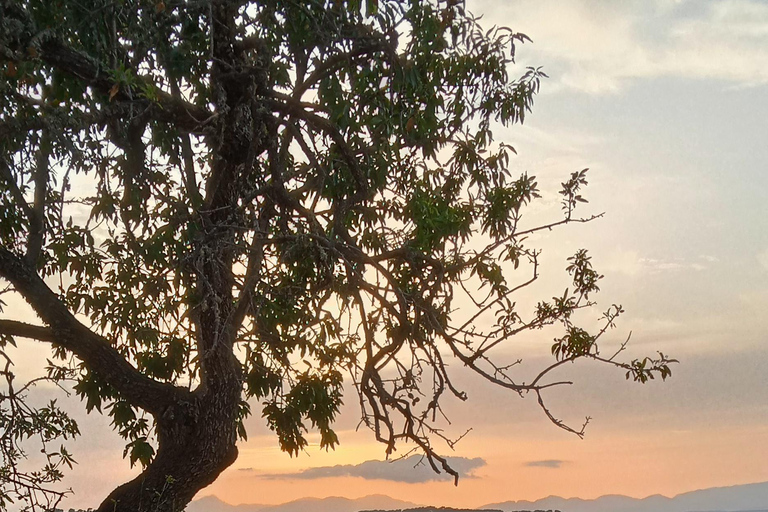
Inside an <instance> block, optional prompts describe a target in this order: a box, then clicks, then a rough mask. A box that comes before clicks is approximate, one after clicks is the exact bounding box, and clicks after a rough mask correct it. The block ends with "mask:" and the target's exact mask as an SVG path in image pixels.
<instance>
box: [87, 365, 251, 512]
mask: <svg viewBox="0 0 768 512" xmlns="http://www.w3.org/2000/svg"><path fill="white" fill-rule="evenodd" d="M221 377H222V379H221V381H220V382H218V386H217V387H216V388H215V389H214V388H208V389H207V390H206V392H205V393H204V394H197V393H195V394H194V397H193V399H192V400H191V401H185V400H180V401H178V402H177V403H175V404H174V405H172V406H170V407H169V408H168V409H166V411H165V413H164V414H163V415H162V416H160V417H158V418H156V420H157V427H156V428H157V437H158V450H157V454H156V456H155V458H154V460H153V461H152V463H151V464H150V465H149V466H147V468H146V469H145V470H144V472H142V473H141V475H139V476H138V477H136V478H134V479H133V480H131V481H130V482H127V483H125V484H123V485H121V486H119V487H118V488H116V489H115V490H114V491H112V492H111V493H110V494H109V496H108V497H107V498H106V499H105V500H104V502H102V504H101V505H100V506H99V508H98V509H97V512H150V511H151V512H177V511H180V510H183V509H184V507H186V505H187V503H189V502H190V501H191V500H192V498H193V497H194V496H195V494H196V493H197V492H198V491H199V490H200V489H202V488H203V487H206V486H208V485H210V484H211V483H213V481H214V480H216V478H217V477H218V476H219V475H220V474H221V472H222V471H224V470H225V469H226V468H227V467H229V466H230V465H231V464H232V463H233V462H234V461H235V459H236V458H237V447H236V446H235V442H236V439H237V432H236V424H237V413H238V405H239V402H240V390H241V386H242V385H241V383H240V379H239V377H238V376H237V375H236V374H232V373H230V375H222V376H221Z"/></svg>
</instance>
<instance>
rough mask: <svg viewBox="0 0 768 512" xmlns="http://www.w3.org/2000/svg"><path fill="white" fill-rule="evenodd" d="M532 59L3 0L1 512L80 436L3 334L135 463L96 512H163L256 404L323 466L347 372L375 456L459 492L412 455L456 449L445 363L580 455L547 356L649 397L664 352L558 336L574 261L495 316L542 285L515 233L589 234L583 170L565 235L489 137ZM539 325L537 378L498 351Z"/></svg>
mask: <svg viewBox="0 0 768 512" xmlns="http://www.w3.org/2000/svg"><path fill="white" fill-rule="evenodd" d="M526 41H528V38H527V37H526V36H525V35H523V34H519V33H516V32H514V31H512V30H510V29H508V28H505V27H490V28H482V27H481V26H480V24H479V21H478V19H477V18H476V17H474V16H473V15H472V14H471V13H469V12H468V11H466V10H465V6H464V4H463V2H461V1H457V0H447V1H445V0H438V1H428V0H367V1H365V2H362V1H361V0H348V1H341V0H279V1H278V0H253V1H249V0H91V1H87V2H73V1H63V0H23V1H22V0H0V61H1V62H2V71H1V72H0V93H1V94H0V278H2V281H0V283H2V284H3V286H4V287H3V288H2V290H1V292H0V293H2V294H6V296H5V297H4V298H8V297H11V296H15V297H21V298H23V299H24V300H25V301H26V302H27V303H28V304H29V306H31V308H32V309H33V310H34V312H35V313H36V316H37V319H32V318H23V317H19V315H18V314H17V312H16V311H15V310H14V309H13V308H10V307H6V308H5V310H4V311H3V318H2V319H0V356H2V358H4V362H5V363H6V364H4V366H2V365H0V367H2V368H4V369H3V370H2V371H0V374H2V376H3V378H4V381H5V389H4V390H3V392H2V395H1V396H0V435H1V436H2V439H1V441H2V443H1V448H2V455H1V457H2V458H1V459H0V465H2V467H0V506H2V505H4V504H8V503H10V502H11V501H19V500H20V502H21V503H22V504H24V503H26V504H31V503H35V502H38V503H43V504H45V503H48V505H49V506H52V505H53V504H55V503H57V502H58V499H59V498H60V494H59V493H58V492H57V491H55V490H54V489H53V488H51V487H50V484H52V483H54V482H56V481H58V480H59V479H60V478H61V476H62V470H63V469H64V467H65V466H67V465H71V464H72V461H73V459H72V456H71V455H70V454H69V453H68V452H67V451H66V449H65V448H63V447H62V448H61V449H58V448H56V446H58V445H59V440H60V439H61V438H62V437H63V438H70V437H72V436H75V435H77V433H78V432H77V426H76V424H75V423H74V422H72V420H71V419H70V418H69V417H68V416H67V414H66V413H65V412H64V411H62V410H61V409H60V408H59V406H58V405H57V404H56V403H51V404H49V405H47V406H44V407H33V406H32V405H30V404H29V403H28V402H27V400H26V392H27V390H28V386H29V385H32V384H34V382H32V383H26V384H24V385H23V386H22V385H21V384H19V383H15V382H14V373H13V366H12V358H13V354H14V352H13V350H12V349H11V345H18V347H19V348H18V350H23V349H24V348H23V347H24V346H23V344H25V343H34V342H33V341H29V340H26V341H19V340H18V339H19V338H29V339H32V340H38V341H39V342H42V343H47V344H50V346H51V348H52V351H53V352H52V353H53V356H52V357H51V360H50V361H49V363H48V367H47V368H41V369H40V370H41V378H42V379H47V380H51V381H53V382H57V383H61V382H63V381H67V380H69V381H72V384H71V385H72V386H73V388H74V390H75V391H76V393H77V394H78V395H79V396H81V397H82V399H83V401H84V403H85V408H86V409H87V410H88V411H89V412H90V411H93V410H96V411H98V412H100V413H103V414H107V415H109V417H110V418H111V421H112V425H113V426H114V428H115V429H116V430H117V431H118V432H119V433H120V435H121V436H123V437H124V438H125V440H126V447H125V454H124V455H125V456H126V457H127V458H128V459H129V462H130V463H131V464H134V463H137V464H141V465H142V466H143V472H142V473H141V474H140V475H139V476H138V477H137V478H136V479H134V480H132V481H130V482H128V483H126V484H124V485H122V486H120V487H118V488H117V489H115V490H114V491H113V492H112V493H111V494H110V495H109V496H107V497H106V498H105V500H104V502H103V503H102V504H101V506H100V507H99V511H103V512H106V511H107V510H109V511H132V512H135V511H143V510H153V511H155V510H156V511H176V510H180V509H182V508H183V507H184V506H185V505H186V503H187V502H188V501H189V500H190V499H191V498H192V497H193V496H194V495H195V493H196V492H197V491H198V490H199V489H201V488H202V487H204V486H206V485H208V484H210V483H211V482H213V481H214V480H215V479H216V477H217V476H218V475H219V474H220V473H221V471H223V470H224V469H225V468H226V467H228V466H229V465H231V464H232V462H233V461H234V460H235V458H236V457H237V448H236V441H237V439H238V438H245V437H246V435H247V434H246V431H245V428H244V423H243V420H244V418H245V417H247V416H248V415H249V414H251V412H252V407H257V408H258V410H257V411H256V414H260V415H262V416H263V417H264V418H265V420H266V422H267V424H268V425H269V427H270V428H271V429H272V430H273V431H274V432H275V434H276V436H277V439H278V442H279V444H280V446H281V448H282V449H283V450H285V451H287V452H289V453H291V454H296V453H298V452H299V451H301V450H302V449H303V448H304V447H306V446H307V437H306V435H307V432H308V431H309V430H316V431H318V432H319V433H320V438H321V441H320V444H321V446H322V447H326V448H332V447H334V446H335V445H336V444H337V443H338V438H337V436H336V434H335V433H334V430H333V422H334V419H335V418H336V416H337V414H338V412H339V408H340V406H341V404H342V398H343V394H342V388H343V384H344V383H345V379H346V382H348V383H349V385H348V387H349V388H351V389H348V390H347V399H348V400H358V401H359V406H360V414H361V421H362V422H363V423H364V424H365V425H366V426H368V427H369V428H370V429H371V430H372V431H373V434H374V436H375V438H376V439H377V440H379V441H381V442H382V443H383V444H384V447H385V452H386V454H387V455H388V456H390V455H393V454H394V452H395V450H396V448H398V447H399V446H404V447H405V449H406V450H409V449H411V448H416V449H418V450H420V451H421V452H422V453H423V454H424V455H425V457H426V460H427V461H428V463H429V464H430V465H432V467H433V468H434V469H435V470H436V471H446V472H448V473H450V474H453V475H455V476H456V477H457V478H458V475H457V474H456V472H455V471H454V470H453V469H452V468H451V467H450V465H449V464H448V463H447V461H446V459H445V458H443V457H442V456H441V455H440V453H439V452H440V448H439V446H438V447H436V446H435V445H434V444H433V443H434V441H435V439H436V438H444V439H445V440H446V441H448V442H449V443H451V442H453V440H452V439H451V438H448V437H445V436H446V435H445V434H444V433H443V431H442V430H440V428H439V427H438V422H439V417H440V414H441V410H440V404H441V400H443V398H444V397H445V396H453V397H456V398H458V399H461V400H463V399H465V398H466V394H465V393H464V392H463V391H462V390H461V389H459V388H458V387H457V386H456V385H454V381H453V380H452V373H451V372H450V371H449V367H448V366H449V365H448V362H449V361H453V362H455V363H456V364H458V365H461V366H464V367H466V368H468V369H470V370H472V371H474V372H476V373H477V374H479V375H480V376H482V377H484V378H485V379H486V380H488V381H490V382H491V383H492V384H495V385H497V386H502V387H504V388H507V389H509V390H510V391H511V392H516V393H520V394H521V395H524V394H531V395H533V396H535V397H536V399H537V400H538V402H539V403H540V404H541V407H542V409H543V411H544V413H545V414H546V415H547V416H548V417H549V418H550V419H551V420H552V421H554V422H555V424H556V425H558V426H560V427H562V428H564V429H566V430H569V431H571V432H574V433H576V434H579V435H581V434H582V433H583V429H579V428H573V427H570V426H568V425H567V424H565V423H563V422H562V421H560V420H559V419H557V418H556V417H555V416H554V415H553V414H552V413H551V412H550V411H549V409H548V408H547V407H546V405H545V402H544V398H543V392H544V391H545V390H546V389H547V388H549V387H552V386H555V385H560V384H565V383H564V382H559V381H557V380H556V379H554V378H552V377H551V375H552V372H553V371H554V370H556V369H557V368H558V367H560V366H561V365H563V364H565V363H568V362H571V361H574V360H576V359H592V360H596V361H600V362H603V363H606V364H610V365H614V366H617V367H619V368H621V369H623V370H624V371H625V372H626V376H627V378H633V379H635V380H638V381H641V382H645V381H646V380H648V379H649V378H653V377H654V375H658V376H661V377H663V378H665V377H667V376H668V375H669V374H670V370H669V363H670V362H671V360H670V359H669V358H667V357H666V356H664V355H661V354H659V355H658V356H655V357H653V358H645V359H640V360H633V361H621V360H619V359H618V358H617V355H618V353H617V354H616V355H614V356H612V357H610V356H604V355H601V353H600V351H599V350H598V341H599V340H600V338H601V337H602V336H603V335H604V334H605V333H606V332H607V330H608V329H609V328H610V327H612V326H613V324H614V320H615V319H616V317H617V316H619V314H620V313H621V312H622V309H621V307H620V306H612V307H611V308H610V309H608V311H607V312H606V313H605V316H604V318H603V323H602V324H601V327H599V328H598V330H593V331H592V332H588V331H587V330H585V329H584V328H582V327H579V326H578V325H577V324H576V321H575V316H574V313H575V312H576V311H577V310H579V309H582V308H587V307H591V306H592V305H593V296H594V294H595V293H596V292H597V291H598V283H599V280H600V279H601V277H602V276H601V275H600V274H599V273H598V272H597V271H596V270H594V269H593V268H592V265H591V260H590V257H589V255H588V253H587V252H586V251H585V250H580V251H578V252H577V253H576V254H575V255H573V256H572V257H571V258H570V259H569V260H568V262H566V263H565V264H566V265H567V272H568V273H569V274H570V276H571V281H572V282H571V283H569V284H568V289H566V290H565V293H563V294H561V295H558V296H556V297H554V298H548V299H545V300H541V301H539V302H537V303H532V304H526V305H519V304H517V303H516V297H517V295H518V292H519V291H520V290H522V289H523V288H526V287H528V286H529V285H531V284H532V283H534V282H535V281H536V280H537V279H538V277H539V265H538V256H539V250H538V249H537V248H535V247H532V246H530V244H529V243H528V238H529V236H530V235H531V234H533V233H536V232H539V231H549V230H551V229H553V228H556V227H559V226H562V225H565V224H569V223H573V222H585V221H588V220H591V219H593V218H594V216H586V217H579V216H578V215H577V214H576V208H577V206H578V205H579V204H580V203H583V202H586V200H585V199H584V198H583V197H582V195H581V194H582V189H583V187H584V186H585V185H586V184H587V179H586V170H583V171H576V172H573V173H571V174H570V175H566V179H565V181H564V182H563V183H562V189H561V190H560V194H561V197H562V216H561V217H559V218H555V219H552V220H551V222H549V223H545V224H541V225H531V224H528V223H526V222H525V221H524V220H523V213H524V211H525V210H526V207H528V206H529V205H530V204H531V203H533V202H535V201H536V200H537V199H538V198H539V197H540V193H539V189H538V184H537V180H536V178H535V177H534V176H532V175H528V174H525V173H523V174H521V175H519V174H517V173H516V172H515V171H514V170H513V169H512V166H511V165H510V164H511V160H510V157H511V155H512V154H513V153H514V149H513V148H512V147H511V146H509V145H508V144H507V143H505V142H503V141H496V140H495V139H494V136H493V129H494V127H496V126H500V125H510V124H514V123H522V122H523V120H524V119H525V116H526V115H527V114H528V112H529V111H530V109H531V106H532V103H533V98H534V95H535V94H536V93H537V91H538V90H539V83H540V80H541V79H542V78H543V77H544V76H545V75H544V74H543V73H542V72H541V70H540V69H536V68H528V69H525V70H523V71H521V72H515V71H514V69H515V68H514V67H513V63H514V58H515V50H516V47H517V46H519V45H520V44H521V43H524V42H526ZM510 73H517V74H516V75H515V74H513V75H510ZM9 300H11V299H9ZM489 318H490V321H489ZM552 324H560V325H561V327H562V330H561V333H560V335H559V336H558V337H557V338H556V339H555V340H554V342H553V345H552V346H551V352H552V355H553V361H552V364H551V365H550V366H548V367H546V368H543V369H542V371H541V372H540V373H539V374H538V376H537V377H536V378H535V379H533V380H531V381H530V382H522V381H520V380H519V379H518V378H516V377H515V365H514V364H510V363H509V362H504V361H500V360H498V358H496V357H494V351H495V350H497V348H498V346H499V345H501V344H505V343H507V342H508V341H509V340H510V339H512V338H514V337H516V336H520V335H522V334H524V333H526V332H528V331H532V330H536V329H540V328H542V327H544V326H547V325H552ZM619 352H621V350H619ZM0 363H2V361H0ZM352 397H354V398H352ZM36 440H37V441H36ZM28 442H42V443H43V445H44V447H43V449H44V451H45V452H46V454H47V458H46V461H45V465H44V467H43V468H41V469H39V470H27V469H25V467H24V466H23V465H21V464H20V462H21V459H22V458H23V456H24V450H25V446H26V443H28Z"/></svg>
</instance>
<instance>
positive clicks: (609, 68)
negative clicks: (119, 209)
mask: <svg viewBox="0 0 768 512" xmlns="http://www.w3.org/2000/svg"><path fill="white" fill-rule="evenodd" d="M468 9H469V10H471V11H472V12H475V13H476V14H483V15H484V18H483V23H484V24H485V25H487V26H490V25H493V24H498V25H505V26H509V27H511V28H512V29H514V30H516V31H519V32H523V33H525V34H527V35H528V36H529V37H530V38H531V39H532V40H533V43H532V44H526V45H525V46H523V47H520V48H518V52H517V55H518V64H519V66H518V68H517V69H518V70H519V73H520V74H522V72H523V70H524V67H525V66H529V65H530V66H542V68H543V70H544V71H545V72H546V73H547V74H548V75H549V76H550V78H549V79H547V80H545V81H544V82H543V84H542V91H541V94H540V95H539V96H538V97H537V99H536V103H535V105H534V111H533V114H532V115H531V116H529V117H526V121H525V125H524V126H515V127H512V128H510V129H505V130H498V131H497V132H496V136H497V139H500V140H505V141H506V142H509V143H511V144H512V145H513V146H514V147H515V148H516V150H517V152H518V156H517V157H516V158H515V159H513V160H512V161H511V164H510V165H511V166H512V167H513V169H516V170H519V172H524V171H527V172H528V173H529V174H534V175H536V176H537V177H538V178H539V182H540V185H541V188H542V190H543V191H547V192H548V193H546V194H545V195H544V198H543V199H544V201H543V203H542V206H540V207H538V208H540V210H539V211H536V212H535V215H541V216H542V218H544V217H546V216H547V215H549V214H551V213H552V212H553V211H554V212H555V213H557V197H556V194H555V193H554V192H556V191H557V189H558V188H559V183H560V181H564V179H565V178H566V177H567V176H568V174H569V173H570V172H573V171H576V170H580V169H582V168H585V167H589V168H590V173H589V181H590V184H589V187H588V188H587V190H586V194H585V195H586V197H587V198H588V199H589V201H590V203H589V205H588V211H589V213H600V212H605V216H604V217H603V218H602V219H600V220H597V221H595V222H591V223H588V224H584V225H577V226H572V227H567V228H566V229H563V230H560V231H558V232H556V233H552V234H548V235H547V236H542V237H539V238H537V239H536V240H534V241H535V243H537V244H539V246H540V247H542V248H543V249H544V250H545V252H544V256H543V260H542V265H543V268H542V274H543V276H544V277H545V278H544V279H543V282H542V283H541V284H540V288H539V290H537V291H543V292H544V293H546V292H547V291H548V290H552V294H558V293H562V288H563V286H562V284H563V283H564V282H565V275H564V273H563V268H564V266H565V265H564V261H565V258H566V257H567V256H568V255H570V254H573V252H574V251H575V250H576V249H578V248H580V247H586V248H588V249H589V250H590V254H591V255H592V256H593V262H594V264H595V267H596V269H597V270H598V271H600V272H601V273H603V274H604V275H605V279H604V280H603V281H602V284H601V292H600V294H599V295H598V297H597V299H598V302H599V303H600V305H601V306H605V307H607V306H608V305H610V304H611V303H621V304H622V305H623V306H624V308H625V310H626V311H627V312H626V314H625V315H624V316H623V317H622V318H621V319H620V322H619V325H618V327H617V329H615V330H614V331H612V332H611V333H610V335H611V339H609V340H607V343H608V347H611V346H614V347H615V346H618V345H619V344H620V343H621V342H622V341H624V340H625V339H626V337H627V336H628V335H629V334H630V333H631V345H630V348H629V349H628V356H629V357H632V356H636V355H646V354H653V353H654V352H655V351H657V350H660V351H662V352H664V353H665V354H670V355H672V356H673V357H675V358H677V359H679V360H680V364H678V365H675V366H674V367H673V376H672V379H671V380H669V381H667V382H665V383H660V382H652V383H650V384H647V385H645V386H640V385H637V384H634V383H631V382H626V381H625V379H624V375H623V374H622V373H621V372H616V371H611V369H609V368H603V367H600V366H595V365H590V364H579V365H573V366H570V367H567V368H565V369H564V372H562V374H561V375H562V376H563V377H564V378H573V380H574V381H575V382H576V384H575V385H574V386H572V387H569V388H568V389H558V390H556V391H552V392H551V393H550V394H549V395H548V396H547V399H548V401H549V404H550V407H551V409H552V410H553V412H554V413H555V414H556V415H557V416H558V417H561V418H563V419H565V420H566V421H569V422H570V423H572V424H576V425H579V424H580V423H581V422H582V421H583V419H584V417H585V416H587V415H588V416H591V417H592V418H593V419H592V421H591V424H590V425H589V426H588V428H587V433H586V436H585V438H584V439H579V438H578V437H576V436H574V435H571V434H568V433H566V432H564V431H562V430H560V429H558V428H556V427H555V426H554V425H552V424H551V423H550V422H548V420H547V419H546V418H545V417H544V415H543V414H542V413H541V411H540V410H539V409H538V406H537V404H536V403H535V400H534V399H532V398H530V397H529V398H527V399H520V397H518V396H516V395H510V394H508V393H504V392H503V391H502V390H498V389H493V388H492V387H490V386H487V385H484V384H483V383H482V382H479V380H478V379H476V378H473V377H472V376H471V375H465V374H461V373H459V377H458V382H459V383H460V384H461V385H462V386H463V388H464V389H465V390H466V391H467V393H468V395H469V400H468V401H467V402H465V403H449V404H447V407H446V409H447V411H446V412H447V413H448V416H449V418H451V420H452V424H451V425H446V429H447V432H449V433H450V434H452V435H454V436H459V435H461V434H462V433H464V432H465V431H466V430H468V429H471V431H469V433H468V434H467V435H466V436H465V437H464V438H463V439H462V441H461V442H459V443H458V444H457V445H456V446H455V449H454V450H451V449H450V448H449V447H448V446H443V447H442V451H443V453H445V454H447V455H450V456H451V457H454V458H453V459H452V461H453V463H454V465H455V467H457V468H458V469H460V471H461V472H462V474H463V477H462V479H461V481H460V483H459V486H458V487H454V486H453V482H452V481H451V480H450V479H446V478H442V477H441V476H440V475H435V474H433V473H431V472H429V471H426V470H424V468H423V467H416V468H413V466H414V464H415V462H416V461H414V460H413V459H407V460H404V461H400V462H398V463H395V464H391V463H388V462H384V461H383V459H384V448H383V446H381V445H378V444H376V443H375V442H374V441H373V435H372V434H371V433H370V432H369V431H367V430H365V429H360V430H356V427H357V422H358V420H359V412H358V411H357V410H356V408H355V400H354V398H353V397H351V396H350V398H349V399H348V400H347V402H348V403H349V404H350V405H349V406H345V409H344V411H343V414H342V416H341V418H340V420H339V422H338V424H337V427H338V434H339V437H340V440H341V444H340V446H339V447H338V448H337V449H336V450H335V451H331V452H325V451H322V450H320V449H319V447H318V445H317V444H318V439H317V438H316V437H314V436H311V437H310V440H311V441H312V444H311V446H310V447H309V448H308V449H307V451H306V452H305V453H302V454H300V455H299V456H298V457H294V458H291V457H289V456H288V455H287V454H284V453H282V452H280V450H279V448H278V446H277V440H276V438H275V437H274V435H272V434H271V433H270V432H269V430H268V429H267V428H266V426H265V425H264V423H263V420H261V419H260V418H259V417H258V415H256V417H255V418H252V419H250V420H249V423H248V427H249V431H250V435H249V439H248V441H247V442H244V443H241V445H240V457H239V459H238V460H237V462H235V464H234V465H233V466H232V467H231V468H230V469H228V470H227V471H226V472H225V473H224V474H223V475H222V476H221V477H220V478H219V480H218V481H217V482H216V483H214V484H213V485H211V486H210V487H208V488H206V489H204V490H203V491H201V492H200V494H199V496H206V495H211V494H213V495H216V496H218V497H219V498H221V499H223V500H224V501H227V502H229V503H232V504H237V503H269V504H272V503H275V504H276V503H283V502H287V501H290V500H292V499H297V498H302V497H325V496H346V497H350V498H355V497H360V496H365V495H368V494H375V493H381V494H388V495H389V496H392V497H394V498H399V499H404V500H409V501H413V502H416V503H421V504H433V505H442V506H456V507H472V506H480V505H483V504H486V503H492V502H499V501H504V500H520V499H529V500H532V499H537V498H541V497H544V496H548V495H560V496H564V497H571V496H578V497H582V498H594V497H597V496H600V495H603V494H626V495H630V496H634V497H644V496H648V495H651V494H656V493H661V494H665V495H674V494H677V493H680V492H685V491H689V490H694V489H700V488H705V487H712V486H726V485H734V484H742V483H750V482H760V481H768V457H766V456H765V453H768V314H766V313H765V311H766V310H768V215H767V213H768V205H767V204H766V203H768V144H766V143H765V139H766V135H768V2H764V1H745V0H722V1H707V0H703V1H696V0H638V1H629V0H627V1H616V2H609V1H607V0H605V1H600V0H558V1H553V0H535V1H534V0H470V1H469V2H468ZM513 72H514V71H513ZM586 211H587V210H585V212H586ZM542 336H543V335H542ZM550 339H551V338H550ZM545 341H546V339H543V338H541V336H539V337H538V338H537V336H531V337H530V338H528V339H523V340H520V341H516V342H515V344H514V345H512V346H510V347H508V348H507V349H505V350H508V353H506V354H502V355H506V356H508V357H510V358H514V357H518V356H520V357H525V362H526V363H527V364H530V365H532V366H534V367H535V366H537V363H538V365H539V366H540V365H541V364H544V363H545V360H544V359H543V357H544V356H545V355H546V354H544V353H542V352H541V351H537V350H535V347H537V346H538V347H541V346H545V347H546V343H544V342H545ZM75 406H77V404H75ZM80 423H81V428H82V430H83V436H82V438H81V439H80V440H79V441H78V442H76V443H75V444H73V445H72V449H73V451H74V453H75V456H76V458H77V459H78V461H79V464H78V465H77V466H76V468H75V470H74V471H72V472H71V473H70V475H68V480H67V482H66V483H67V484H68V485H71V486H72V487H73V489H74V491H75V495H74V497H72V498H70V499H69V500H68V501H66V502H65V503H64V507H65V508H68V507H70V506H71V507H80V506H83V507H87V506H95V505H96V504H97V502H99V501H100V500H101V498H103V496H105V495H106V493H107V492H108V491H109V490H111V489H112V488H113V487H114V486H115V485H117V484H119V483H121V482H123V481H125V479H127V478H129V477H130V476H131V475H132V474H134V473H135V470H134V471H133V472H132V471H131V470H130V468H129V464H128V462H127V461H125V460H122V459H121V451H122V450H121V447H122V445H123V444H122V441H121V440H120V439H119V438H118V436H117V435H116V434H114V433H113V432H111V431H110V428H109V427H108V421H107V420H106V419H104V418H100V417H94V416H89V417H86V418H82V419H81V420H80ZM376 461H378V462H376Z"/></svg>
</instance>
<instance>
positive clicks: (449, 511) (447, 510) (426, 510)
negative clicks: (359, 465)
mask: <svg viewBox="0 0 768 512" xmlns="http://www.w3.org/2000/svg"><path fill="white" fill-rule="evenodd" d="M360 512H502V511H501V510H493V509H483V510H478V509H474V508H473V509H470V508H451V507H417V508H406V509H402V510H400V509H398V510H361V511H360ZM537 512H545V511H543V510H540V511H537ZM546 512H560V511H559V510H555V511H552V510H549V511H546Z"/></svg>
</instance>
